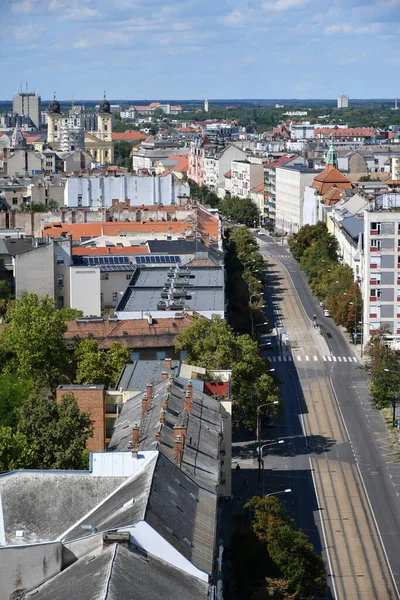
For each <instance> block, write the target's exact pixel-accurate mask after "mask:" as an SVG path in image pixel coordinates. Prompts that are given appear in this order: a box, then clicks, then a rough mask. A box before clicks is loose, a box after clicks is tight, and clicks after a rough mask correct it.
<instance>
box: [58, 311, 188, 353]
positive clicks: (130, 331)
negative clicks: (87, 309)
mask: <svg viewBox="0 0 400 600" xmlns="http://www.w3.org/2000/svg"><path fill="white" fill-rule="evenodd" d="M192 322H193V318H192V317H190V316H189V315H185V316H183V317H182V318H181V319H177V318H166V319H159V320H153V323H152V325H149V323H148V322H147V320H146V319H130V320H127V321H117V322H115V321H107V320H106V321H98V322H91V321H85V322H80V321H78V322H76V321H67V323H66V326H67V331H66V332H65V333H64V339H65V340H66V341H71V342H72V341H74V340H75V339H76V338H87V337H88V336H89V334H90V337H91V338H94V339H95V340H97V341H98V342H99V346H100V348H102V349H104V350H105V349H107V348H109V347H110V346H111V344H112V342H115V341H118V342H119V343H120V344H122V345H123V346H128V347H129V348H162V347H164V348H165V347H168V346H171V347H173V346H175V341H176V336H177V335H178V334H179V333H181V332H182V331H184V330H185V329H186V328H187V327H189V325H191V324H192Z"/></svg>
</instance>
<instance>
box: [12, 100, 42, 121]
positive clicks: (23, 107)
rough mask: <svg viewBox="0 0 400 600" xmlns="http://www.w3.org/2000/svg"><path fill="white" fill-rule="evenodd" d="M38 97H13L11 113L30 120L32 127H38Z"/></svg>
mask: <svg viewBox="0 0 400 600" xmlns="http://www.w3.org/2000/svg"><path fill="white" fill-rule="evenodd" d="M40 102H41V98H40V96H37V95H36V94H30V93H20V94H16V95H15V96H14V97H13V112H14V113H18V114H19V115H26V116H27V117H30V118H31V119H32V122H33V123H34V125H35V126H36V127H37V128H38V129H39V127H40Z"/></svg>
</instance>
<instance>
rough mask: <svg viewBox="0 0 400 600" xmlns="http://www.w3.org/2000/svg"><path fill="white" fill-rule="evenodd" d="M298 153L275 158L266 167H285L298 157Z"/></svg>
mask: <svg viewBox="0 0 400 600" xmlns="http://www.w3.org/2000/svg"><path fill="white" fill-rule="evenodd" d="M298 156H299V155H298V154H290V155H288V154H285V156H280V157H279V158H278V159H277V160H274V161H273V162H271V163H268V164H267V165H265V168H266V169H276V168H277V167H283V166H284V165H286V164H287V163H290V162H292V160H294V159H295V158H298Z"/></svg>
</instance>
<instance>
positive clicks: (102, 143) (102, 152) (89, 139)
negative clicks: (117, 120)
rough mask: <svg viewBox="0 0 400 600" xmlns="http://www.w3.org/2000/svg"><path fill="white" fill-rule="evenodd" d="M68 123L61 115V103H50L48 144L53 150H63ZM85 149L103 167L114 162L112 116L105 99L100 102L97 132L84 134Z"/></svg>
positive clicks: (54, 101) (55, 101)
mask: <svg viewBox="0 0 400 600" xmlns="http://www.w3.org/2000/svg"><path fill="white" fill-rule="evenodd" d="M64 121H65V122H64ZM67 121H68V120H67V119H65V118H64V117H63V115H62V113H61V109H60V103H59V102H57V100H53V101H52V102H50V105H49V117H48V125H47V143H48V145H49V146H50V147H51V148H53V150H61V143H62V136H63V134H64V135H65V128H66V127H67ZM84 149H85V150H86V151H87V152H89V153H90V155H91V156H92V157H93V160H94V161H96V162H98V163H100V164H101V165H107V164H112V162H113V160H114V148H113V141H112V116H111V107H110V103H109V102H108V100H105V99H104V100H102V101H101V102H100V109H99V112H98V115H97V131H90V132H89V131H85V132H84Z"/></svg>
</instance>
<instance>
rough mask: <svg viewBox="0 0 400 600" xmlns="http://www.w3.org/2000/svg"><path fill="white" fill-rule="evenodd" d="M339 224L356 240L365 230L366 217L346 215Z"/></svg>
mask: <svg viewBox="0 0 400 600" xmlns="http://www.w3.org/2000/svg"><path fill="white" fill-rule="evenodd" d="M338 225H339V227H341V228H343V229H344V230H345V231H347V233H348V234H349V235H350V236H351V237H352V238H354V239H355V240H358V236H359V235H360V233H362V232H363V231H364V219H358V218H356V217H354V216H351V217H344V219H342V220H341V221H339V223H338Z"/></svg>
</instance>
